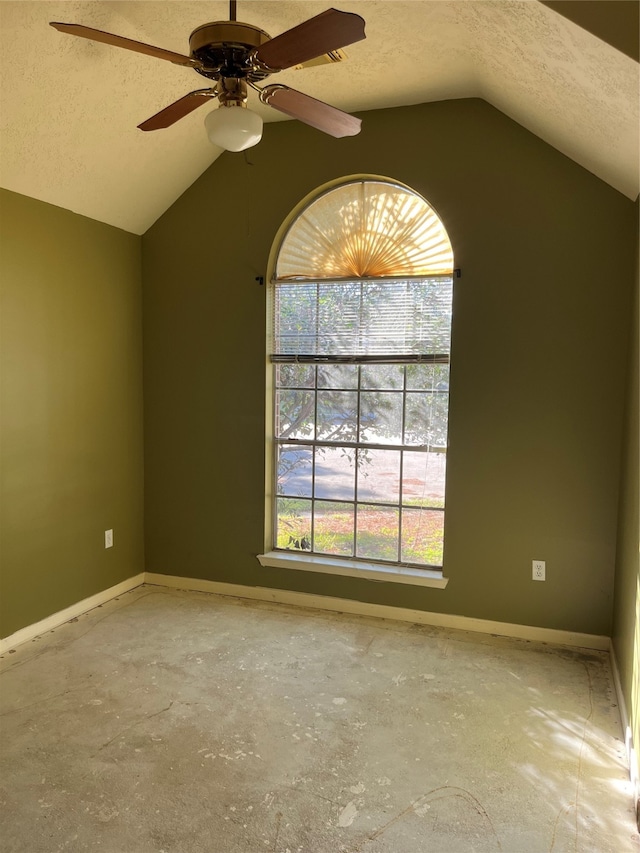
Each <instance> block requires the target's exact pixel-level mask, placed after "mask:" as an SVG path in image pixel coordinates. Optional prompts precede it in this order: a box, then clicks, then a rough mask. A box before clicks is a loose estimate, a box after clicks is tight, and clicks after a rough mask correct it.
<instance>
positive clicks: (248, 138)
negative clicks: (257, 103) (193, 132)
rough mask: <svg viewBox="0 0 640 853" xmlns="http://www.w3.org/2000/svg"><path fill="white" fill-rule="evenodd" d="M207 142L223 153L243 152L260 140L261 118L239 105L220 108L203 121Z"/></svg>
mask: <svg viewBox="0 0 640 853" xmlns="http://www.w3.org/2000/svg"><path fill="white" fill-rule="evenodd" d="M204 126H205V128H206V130H207V135H208V137H209V141H210V142H212V143H213V144H214V145H218V146H219V147H220V148H224V149H225V151H244V150H245V148H251V146H252V145H257V144H258V142H260V140H261V139H262V118H261V117H260V116H259V115H258V114H257V113H254V112H253V111H252V110H249V109H247V108H246V107H242V106H240V105H239V104H232V105H230V106H220V107H218V109H217V110H214V111H213V112H212V113H209V115H208V116H207V117H206V118H205V120H204Z"/></svg>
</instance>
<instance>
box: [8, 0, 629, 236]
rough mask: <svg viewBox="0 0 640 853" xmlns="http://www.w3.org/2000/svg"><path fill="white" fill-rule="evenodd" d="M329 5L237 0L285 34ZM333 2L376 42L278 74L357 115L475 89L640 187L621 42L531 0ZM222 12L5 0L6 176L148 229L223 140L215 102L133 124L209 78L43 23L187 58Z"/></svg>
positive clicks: (616, 183)
mask: <svg viewBox="0 0 640 853" xmlns="http://www.w3.org/2000/svg"><path fill="white" fill-rule="evenodd" d="M330 5H331V0H327V1H326V2H315V0H314V2H308V0H295V1H294V2H273V0H270V1H269V0H267V2H259V1H258V0H239V2H238V18H239V20H245V21H248V22H250V23H252V24H255V25H256V26H259V27H261V28H262V29H265V30H267V32H269V33H270V34H271V35H277V34H278V33H280V32H282V31H284V30H286V29H288V28H289V27H291V26H294V25H295V24H297V23H300V22H301V21H303V20H306V19H307V18H310V17H312V16H313V15H315V14H318V13H319V12H322V11H324V10H325V9H326V8H328V7H329V6H330ZM336 5H337V7H338V8H340V9H342V10H345V11H353V12H358V13H359V14H361V15H362V16H363V17H364V18H365V20H366V22H367V28H366V29H367V39H366V40H365V41H362V42H359V43H357V44H354V45H351V46H350V47H348V48H346V52H347V55H348V59H347V61H345V62H344V63H341V64H339V65H332V66H324V67H319V68H310V69H304V70H300V71H296V70H289V71H285V72H282V73H281V74H279V75H274V77H272V78H271V81H272V82H273V81H274V80H275V79H277V80H278V81H281V82H284V83H287V84H289V85H291V86H294V87H295V88H299V89H301V90H303V91H305V92H307V93H308V94H310V95H313V96H314V97H316V98H320V99H322V100H326V101H329V102H330V103H332V104H334V105H336V106H338V107H340V108H341V109H344V110H347V111H349V112H354V111H360V110H368V109H375V108H380V107H390V106H398V105H404V104H415V103H422V102H427V101H437V100H443V99H447V98H466V97H481V98H484V99H485V100H487V101H488V102H489V103H491V104H493V105H494V106H495V107H497V108H498V109H500V110H502V111H503V112H504V113H506V114H507V115H508V116H510V117H511V118H513V119H514V120H515V121H517V122H519V123H520V124H521V125H523V126H524V127H526V128H527V129H529V130H530V131H532V132H533V133H535V134H536V135H538V136H539V137H541V138H542V139H544V140H545V141H546V142H548V143H549V144H551V145H553V146H554V147H556V148H557V149H558V150H560V151H562V152H563V153H564V154H566V155H567V156H568V157H571V158H572V159H574V160H575V161H576V162H578V163H580V164H581V165H582V166H584V167H585V168H587V169H589V170H590V171H591V172H593V173H594V174H596V175H598V176H599V177H600V178H601V179H602V180H604V181H606V182H607V183H609V184H610V185H611V186H613V187H615V188H616V189H617V190H619V191H620V192H622V193H624V194H625V195H627V196H628V197H629V198H631V199H635V198H636V197H637V195H638V192H639V175H638V171H639V156H638V128H639V116H638V103H639V78H638V64H637V62H635V61H634V60H633V59H631V58H630V57H629V56H626V55H625V54H624V53H623V52H621V51H619V50H617V49H616V48H615V47H612V46H610V45H609V44H607V43H606V42H604V41H602V40H600V39H599V38H598V37H597V36H596V35H593V34H592V33H591V32H588V31H587V30H585V29H582V28H581V27H579V26H578V25H577V24H576V23H574V22H573V21H571V20H568V19H567V18H566V17H563V16H562V15H559V14H558V13H557V12H556V11H554V10H553V9H552V8H549V7H548V6H546V5H543V4H542V3H539V2H537V0H435V1H434V2H429V0H423V1H420V0H413V2H390V0H383V2H370V1H369V0H360V2H337V3H336ZM601 5H603V6H604V5H606V4H601ZM227 18H228V4H227V3H225V2H206V0H197V2H192V0H172V1H170V2H154V0H142V2H126V0H118V2H102V0H93V2H69V1H67V2H57V0H47V2H28V0H27V1H26V2H25V0H19V2H7V0H2V1H1V2H0V52H1V66H0V69H1V86H2V88H1V92H0V94H1V100H0V122H1V124H0V146H1V152H2V153H1V158H0V185H2V186H3V187H5V188H7V189H11V190H14V191H16V192H19V193H22V194H24V195H28V196H32V197H34V198H37V199H41V200H42V201H47V202H50V203H52V204H55V205H58V206H60V207H65V208H68V209H70V210H73V211H76V212H77V213H81V214H83V215H85V216H89V217H91V218H94V219H97V220H99V221H102V222H107V223H110V224H112V225H116V226H118V227H120V228H124V229H125V230H127V231H131V232H134V233H136V234H140V233H144V231H145V230H146V229H147V228H149V226H150V225H152V224H153V222H154V221H155V220H156V219H157V218H158V217H159V216H160V215H161V214H162V213H163V212H164V211H165V210H166V209H167V208H168V207H169V206H170V205H171V204H172V203H173V202H174V201H175V199H176V198H177V197H178V196H180V195H181V194H182V193H183V192H184V190H185V189H186V188H187V187H188V186H189V185H190V184H191V183H193V181H194V180H195V179H196V178H197V177H198V176H199V175H200V174H201V173H202V172H203V171H204V170H205V169H206V168H207V167H208V166H209V165H210V164H211V163H212V162H213V161H214V160H215V159H216V157H217V156H218V155H219V154H220V151H219V150H218V149H216V148H214V147H212V146H211V145H210V144H209V142H208V141H207V139H206V136H205V132H204V128H203V119H204V116H205V115H206V113H207V112H208V111H209V110H208V108H206V107H203V108H202V109H200V110H197V111H196V112H194V113H192V114H191V115H189V116H187V117H186V118H185V119H183V120H182V121H180V122H178V123H177V124H176V125H174V126H173V127H171V128H169V129H167V130H161V131H156V132H152V133H142V132H141V131H139V130H138V129H137V125H138V124H139V123H140V122H141V121H142V120H144V119H146V118H148V117H149V116H151V115H153V114H154V113H155V112H157V111H158V110H159V109H161V108H162V107H164V106H166V105H168V104H169V103H171V102H172V101H174V100H176V99H178V98H179V97H181V96H182V95H184V94H186V93H187V92H189V91H192V90H193V89H199V88H202V86H203V84H204V81H203V79H202V78H201V77H200V76H198V75H197V74H195V72H193V71H192V70H191V69H189V68H181V67H178V66H175V65H172V64H170V63H168V62H163V61H160V60H156V59H152V58H150V57H146V56H142V55H139V54H135V53H131V52H129V51H125V50H121V49H118V48H115V47H110V46H107V45H102V44H97V43H92V42H89V41H86V40H84V39H79V38H74V37H72V36H68V35H64V34H61V33H59V32H56V31H55V30H53V29H52V28H51V27H49V26H48V22H49V21H56V20H57V21H65V22H71V23H81V24H86V25H88V26H91V27H95V28H97V29H102V30H107V31H109V32H113V33H117V34H119V35H123V36H127V37H129V38H133V39H136V40H139V41H144V42H147V43H150V44H154V45H158V46H160V47H165V48H168V49H170V50H175V51H178V52H180V53H188V37H189V34H190V32H191V31H192V30H193V29H195V27H196V26H199V25H200V24H202V23H206V22H207V21H215V20H226V19H227ZM204 85H206V84H204ZM250 105H251V107H252V108H253V109H256V110H257V111H258V112H260V113H261V114H262V115H263V117H264V119H265V121H280V120H283V119H284V116H282V114H280V113H278V112H276V111H275V110H273V109H270V108H269V107H266V106H263V105H261V104H258V103H257V100H256V99H253V100H251V99H250ZM362 132H363V133H366V116H364V122H363V131H362Z"/></svg>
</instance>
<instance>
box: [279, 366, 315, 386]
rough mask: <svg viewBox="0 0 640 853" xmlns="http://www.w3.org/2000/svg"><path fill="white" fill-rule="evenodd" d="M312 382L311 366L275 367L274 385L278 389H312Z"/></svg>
mask: <svg viewBox="0 0 640 853" xmlns="http://www.w3.org/2000/svg"><path fill="white" fill-rule="evenodd" d="M314 382H315V367H314V366H313V364H277V365H276V385H277V386H278V387H279V388H283V387H284V388H313V385H314Z"/></svg>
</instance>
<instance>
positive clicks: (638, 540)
mask: <svg viewBox="0 0 640 853" xmlns="http://www.w3.org/2000/svg"><path fill="white" fill-rule="evenodd" d="M638 210H639V207H638V203H636V236H637V234H638V230H637V229H638ZM636 257H637V256H636ZM639 272H640V263H639V262H638V260H637V259H636V277H635V278H636V287H635V305H634V308H633V311H632V319H633V335H632V346H631V354H630V359H629V375H628V397H627V411H626V419H625V433H624V445H623V461H622V478H621V481H620V507H619V519H618V551H617V556H616V575H615V599H614V613H613V649H614V653H615V656H616V661H617V664H618V669H619V672H620V681H621V682H622V690H623V692H624V697H625V705H626V707H627V713H628V715H629V723H630V727H631V731H632V733H633V741H634V743H635V747H636V759H637V761H638V766H637V768H636V770H637V778H638V779H639V780H640V554H639V551H640V497H639V492H640V489H639V482H638V481H639V478H640V454H639V449H640V448H639V446H638V445H639V443H640V418H639V413H638V408H639V401H638V387H639V385H640V375H639V369H638V368H639V365H638V361H639V359H640V350H639V347H638V326H639V325H640V317H639V314H638V312H639V311H640V304H639V303H640V299H639V293H638V290H639V287H640V285H639V283H638V277H639ZM639 793H640V791H639Z"/></svg>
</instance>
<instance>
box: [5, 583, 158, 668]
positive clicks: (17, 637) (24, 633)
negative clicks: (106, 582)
mask: <svg viewBox="0 0 640 853" xmlns="http://www.w3.org/2000/svg"><path fill="white" fill-rule="evenodd" d="M143 583H144V572H140V574H139V575H135V576H134V577H132V578H127V580H126V581H122V582H121V583H118V584H116V585H115V586H111V587H109V589H105V590H103V591H102V592H97V593H96V594H95V595H91V596H89V598H83V599H82V601H78V602H76V604H72V605H71V606H70V607H65V609H64V610H59V611H58V612H57V613H53V614H52V615H51V616H47V617H46V619H41V620H40V622H34V624H33V625H27V626H26V628H20V630H19V631H16V632H15V633H14V634H10V635H9V636H8V637H5V638H4V639H0V654H4V653H5V652H6V651H8V650H9V649H15V647H16V646H19V645H21V644H22V643H26V642H28V641H29V640H33V638H34V637H39V636H40V635H41V634H45V633H46V632H47V631H51V630H52V629H53V628H58V627H59V626H60V625H64V623H65V622H68V621H69V619H75V617H76V616H82V614H83V613H87V612H88V611H89V610H93V608H94V607H98V605H100V604H105V603H106V602H107V601H111V599H112V598H116V597H117V596H118V595H122V594H123V593H125V592H129V590H131V589H135V588H136V587H137V586H140V585H141V584H143Z"/></svg>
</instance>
